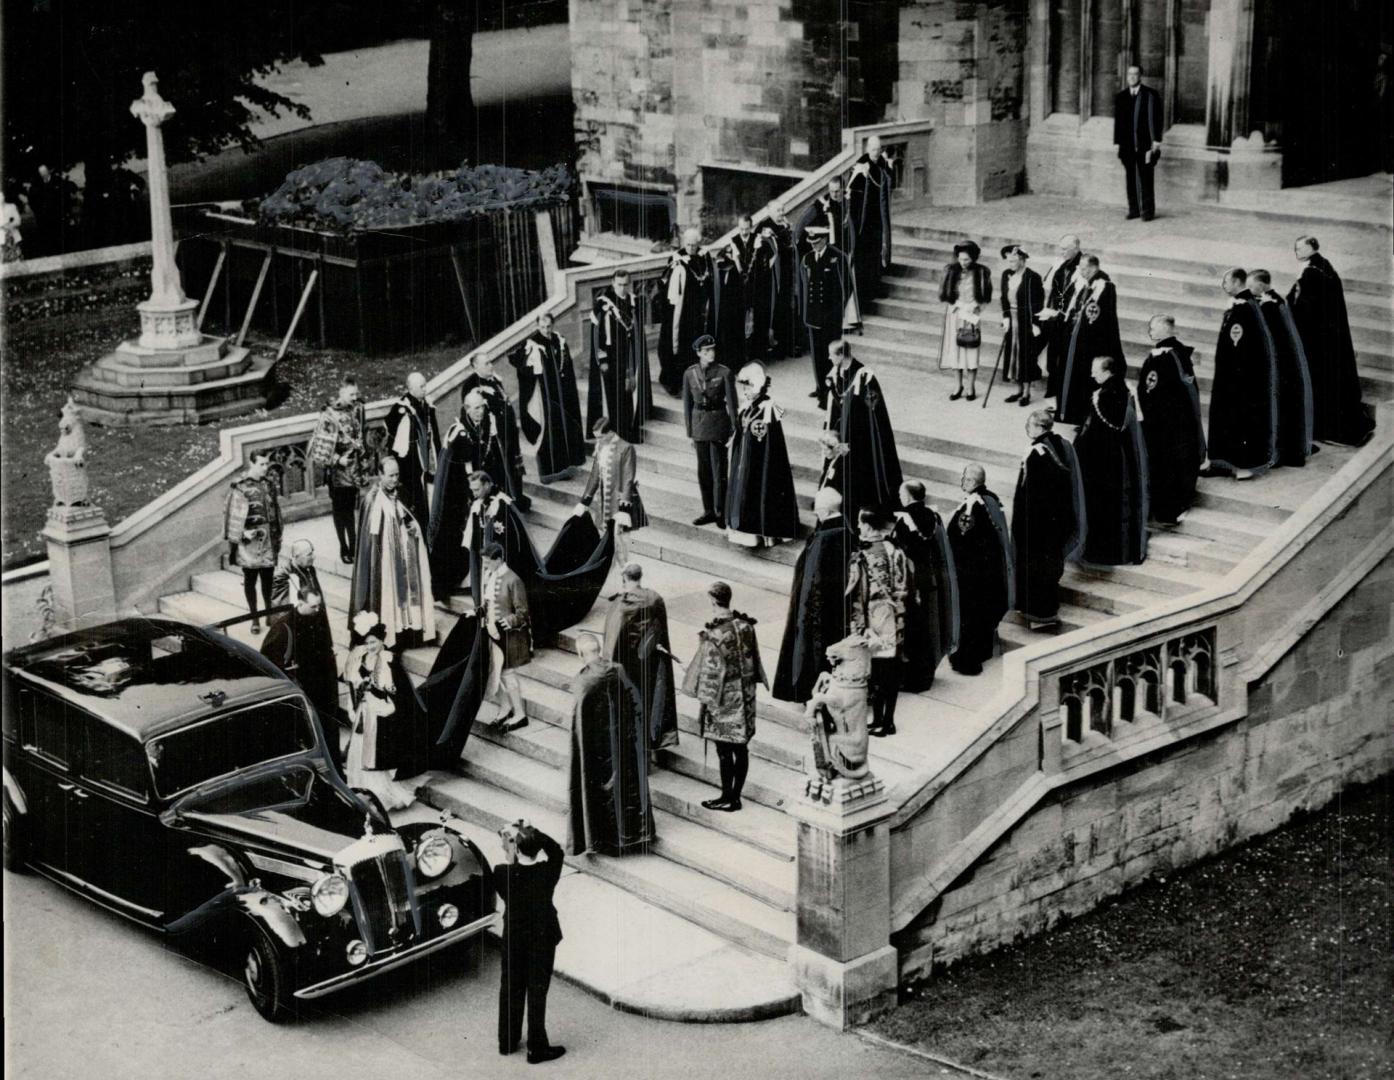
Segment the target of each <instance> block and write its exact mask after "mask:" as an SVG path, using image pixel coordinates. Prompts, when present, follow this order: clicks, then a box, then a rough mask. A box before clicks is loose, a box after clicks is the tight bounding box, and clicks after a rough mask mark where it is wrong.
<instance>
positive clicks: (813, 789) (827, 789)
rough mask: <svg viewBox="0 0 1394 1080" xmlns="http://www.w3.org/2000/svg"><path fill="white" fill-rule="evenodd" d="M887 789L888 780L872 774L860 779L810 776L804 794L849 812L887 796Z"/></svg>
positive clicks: (818, 801) (816, 800) (825, 804)
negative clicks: (826, 778) (885, 793)
mask: <svg viewBox="0 0 1394 1080" xmlns="http://www.w3.org/2000/svg"><path fill="white" fill-rule="evenodd" d="M885 790H886V782H885V781H884V780H882V779H881V778H880V777H879V776H872V775H871V774H867V775H866V776H864V777H862V778H861V779H860V780H849V779H848V778H847V777H845V776H835V777H833V778H832V779H831V780H824V779H823V778H822V777H821V776H810V777H809V778H808V782H807V783H806V784H805V785H804V794H805V795H807V796H808V797H809V798H810V799H812V800H813V801H814V802H816V803H822V804H823V805H824V806H831V807H835V808H837V809H840V810H842V811H844V812H847V813H850V812H851V811H853V810H860V809H861V808H862V806H864V805H866V806H869V805H871V804H872V803H877V802H880V801H881V800H882V799H884V798H885V795H884V794H883V793H884V792H885Z"/></svg>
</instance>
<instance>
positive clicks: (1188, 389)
mask: <svg viewBox="0 0 1394 1080" xmlns="http://www.w3.org/2000/svg"><path fill="white" fill-rule="evenodd" d="M1193 351H1194V350H1192V348H1191V347H1190V346H1189V345H1183V344H1181V342H1180V341H1178V340H1177V339H1176V338H1174V337H1169V338H1164V339H1163V340H1162V341H1159V342H1158V343H1157V347H1156V348H1154V349H1153V350H1152V351H1151V352H1150V353H1149V354H1148V355H1147V359H1146V360H1145V361H1144V362H1143V365H1142V371H1141V372H1140V373H1139V375H1138V385H1137V397H1138V406H1139V408H1140V409H1141V412H1142V437H1143V441H1144V442H1145V443H1146V444H1147V475H1148V492H1149V495H1150V497H1151V503H1152V516H1153V518H1155V519H1156V520H1157V521H1161V522H1165V523H1168V524H1170V523H1173V522H1175V521H1176V519H1177V516H1178V515H1179V514H1181V513H1183V512H1184V511H1186V510H1187V509H1188V508H1189V507H1190V505H1191V503H1192V501H1193V500H1194V499H1195V496H1196V479H1197V477H1198V476H1199V475H1200V467H1201V465H1202V463H1203V462H1204V461H1205V428H1204V426H1203V425H1202V424H1201V419H1200V391H1199V389H1198V388H1197V386H1196V373H1195V369H1194V368H1193V367H1192V366H1191V353H1192V352H1193Z"/></svg>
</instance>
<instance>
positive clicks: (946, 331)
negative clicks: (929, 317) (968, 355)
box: [939, 311, 949, 371]
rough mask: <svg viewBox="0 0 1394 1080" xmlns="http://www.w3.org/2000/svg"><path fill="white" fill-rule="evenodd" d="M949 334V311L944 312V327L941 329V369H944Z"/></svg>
mask: <svg viewBox="0 0 1394 1080" xmlns="http://www.w3.org/2000/svg"><path fill="white" fill-rule="evenodd" d="M948 336H949V313H948V312H947V311H945V312H944V328H943V329H942V330H940V331H939V370H940V371H943V370H944V339H945V338H946V337H948Z"/></svg>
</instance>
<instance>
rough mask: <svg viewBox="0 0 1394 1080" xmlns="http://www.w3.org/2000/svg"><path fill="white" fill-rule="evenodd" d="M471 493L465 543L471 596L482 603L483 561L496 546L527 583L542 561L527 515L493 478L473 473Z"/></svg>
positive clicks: (445, 565) (451, 571)
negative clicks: (524, 515) (529, 530)
mask: <svg viewBox="0 0 1394 1080" xmlns="http://www.w3.org/2000/svg"><path fill="white" fill-rule="evenodd" d="M469 491H470V507H469V513H468V514H467V515H466V518H465V527H464V530H463V533H462V535H461V543H462V544H463V545H464V549H465V551H464V554H465V556H466V562H465V566H466V573H467V574H468V577H469V583H470V595H471V596H472V597H473V598H474V602H475V603H476V604H478V603H480V600H481V594H480V588H481V587H482V585H483V580H484V573H483V565H482V562H481V560H482V559H483V557H484V552H486V551H488V550H489V548H490V547H491V546H492V545H494V544H498V545H499V546H500V547H501V548H503V551H504V561H505V562H506V563H507V564H508V566H509V568H510V569H512V571H513V572H514V573H515V574H517V575H518V577H519V579H520V580H522V581H523V582H524V583H525V584H531V583H532V580H533V578H534V577H535V576H536V574H537V570H538V562H539V560H538V557H537V551H536V549H535V548H534V547H533V544H532V538H531V537H530V536H528V526H527V523H526V522H525V521H524V520H523V515H522V514H520V513H519V512H518V507H517V505H516V504H515V503H514V502H513V500H512V499H510V498H509V497H508V496H507V495H505V494H504V493H503V492H502V491H500V490H499V489H498V488H497V487H495V486H494V481H493V478H492V477H490V476H489V474H488V473H486V472H483V471H476V472H473V473H471V474H470V481H469ZM440 565H441V566H442V567H447V564H446V563H445V561H444V560H440ZM456 565H458V563H457V564H456ZM449 573H453V569H450V570H448V572H447V578H448V577H449ZM457 584H458V583H457ZM452 587H453V586H452Z"/></svg>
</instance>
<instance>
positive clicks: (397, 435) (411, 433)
mask: <svg viewBox="0 0 1394 1080" xmlns="http://www.w3.org/2000/svg"><path fill="white" fill-rule="evenodd" d="M387 448H388V449H389V450H391V451H392V453H393V454H394V455H396V457H397V461H398V463H399V464H400V465H401V468H402V501H403V502H405V503H406V504H407V506H409V507H410V508H411V512H412V516H413V517H415V518H416V520H417V521H430V520H431V501H430V495H429V489H428V485H429V484H430V483H431V481H432V480H434V479H435V475H436V458H437V456H438V455H439V454H440V425H439V423H438V422H437V420H436V407H435V406H434V405H432V404H431V402H430V401H428V400H427V399H426V376H424V375H422V374H421V372H419V371H413V372H412V373H411V374H410V375H408V376H407V392H406V393H405V394H403V395H402V396H401V397H399V398H398V399H397V400H396V401H394V402H393V403H392V408H390V409H389V410H388V411H387Z"/></svg>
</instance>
